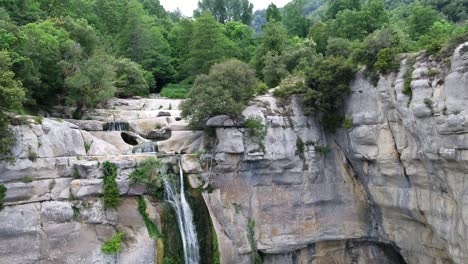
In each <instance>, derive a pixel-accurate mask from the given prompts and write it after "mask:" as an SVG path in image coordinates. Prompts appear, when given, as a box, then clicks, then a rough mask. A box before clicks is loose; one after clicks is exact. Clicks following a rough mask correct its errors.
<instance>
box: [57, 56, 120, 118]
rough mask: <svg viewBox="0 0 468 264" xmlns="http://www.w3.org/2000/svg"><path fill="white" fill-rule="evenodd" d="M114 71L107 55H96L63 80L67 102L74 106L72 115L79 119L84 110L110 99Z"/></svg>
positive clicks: (112, 92) (112, 91) (112, 94)
mask: <svg viewBox="0 0 468 264" xmlns="http://www.w3.org/2000/svg"><path fill="white" fill-rule="evenodd" d="M114 78H115V71H114V67H113V66H112V58H111V57H109V56H108V55H107V54H105V53H103V54H99V53H98V54H96V55H94V56H92V57H91V58H89V59H88V60H85V61H83V62H82V63H81V65H80V67H79V70H78V71H76V72H75V73H74V74H72V75H71V76H69V77H68V78H67V79H66V80H65V85H66V87H67V92H68V93H67V98H66V100H67V102H68V103H69V104H72V105H74V106H76V110H75V112H74V114H73V117H74V118H75V119H80V118H81V116H82V115H83V110H84V108H93V107H95V106H96V105H97V104H99V103H100V102H102V101H105V100H108V99H110V98H112V97H113V96H114V94H115V92H116V87H115V86H114Z"/></svg>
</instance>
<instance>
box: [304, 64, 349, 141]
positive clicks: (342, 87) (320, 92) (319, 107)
mask: <svg viewBox="0 0 468 264" xmlns="http://www.w3.org/2000/svg"><path fill="white" fill-rule="evenodd" d="M355 72H356V70H355V69H354V66H353V65H351V64H350V63H349V62H348V61H347V60H346V59H344V58H343V57H329V58H324V59H321V60H318V61H317V62H316V63H315V67H313V69H312V70H311V71H310V73H309V74H307V75H306V76H307V79H306V84H307V86H308V89H307V92H306V93H305V94H304V95H303V97H302V104H303V109H304V113H305V114H312V113H314V112H315V111H320V112H321V114H322V115H321V120H322V124H323V126H324V128H325V129H326V130H328V131H331V132H334V131H335V129H336V128H337V127H340V126H341V124H342V122H343V118H342V117H341V116H340V115H339V113H338V110H339V108H340V107H341V105H342V104H343V102H344V100H345V99H346V97H347V96H348V95H349V94H350V93H351V89H350V88H349V83H350V82H351V80H352V79H353V78H354V75H355Z"/></svg>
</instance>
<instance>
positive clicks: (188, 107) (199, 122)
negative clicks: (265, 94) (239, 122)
mask: <svg viewBox="0 0 468 264" xmlns="http://www.w3.org/2000/svg"><path fill="white" fill-rule="evenodd" d="M256 84H257V79H256V78H255V72H254V70H252V69H251V68H250V67H249V66H248V65H247V64H245V63H243V62H241V61H239V60H235V59H233V60H228V61H226V62H223V63H219V64H215V65H213V66H212V67H211V68H210V73H209V74H208V75H205V74H202V75H199V76H198V77H197V78H196V80H195V83H194V84H193V87H192V89H191V90H190V92H189V94H188V99H187V100H186V101H185V102H183V103H182V104H181V109H182V116H183V117H184V118H188V119H189V121H190V124H191V125H192V126H194V127H202V126H203V125H204V123H205V122H206V120H208V119H209V118H210V117H213V116H216V115H228V116H231V117H238V116H240V115H241V113H242V110H244V108H245V106H246V104H247V101H248V100H249V99H250V97H251V96H252V95H253V93H254V87H255V85H256Z"/></svg>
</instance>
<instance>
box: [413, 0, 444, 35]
mask: <svg viewBox="0 0 468 264" xmlns="http://www.w3.org/2000/svg"><path fill="white" fill-rule="evenodd" d="M411 11H412V12H411V15H410V17H409V18H408V29H409V34H410V35H411V37H412V38H413V39H415V40H417V39H418V38H419V37H421V36H422V35H425V34H426V33H427V32H429V30H430V28H431V27H432V25H433V24H434V23H435V22H436V21H439V20H440V17H439V14H438V13H437V11H436V10H434V9H432V8H431V7H428V6H423V5H421V4H420V3H415V4H414V5H413V7H412V9H411Z"/></svg>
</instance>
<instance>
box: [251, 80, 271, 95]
mask: <svg viewBox="0 0 468 264" xmlns="http://www.w3.org/2000/svg"><path fill="white" fill-rule="evenodd" d="M267 92H268V85H266V84H265V83H264V82H258V83H257V85H255V87H254V93H255V94H257V95H262V94H266V93H267Z"/></svg>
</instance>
